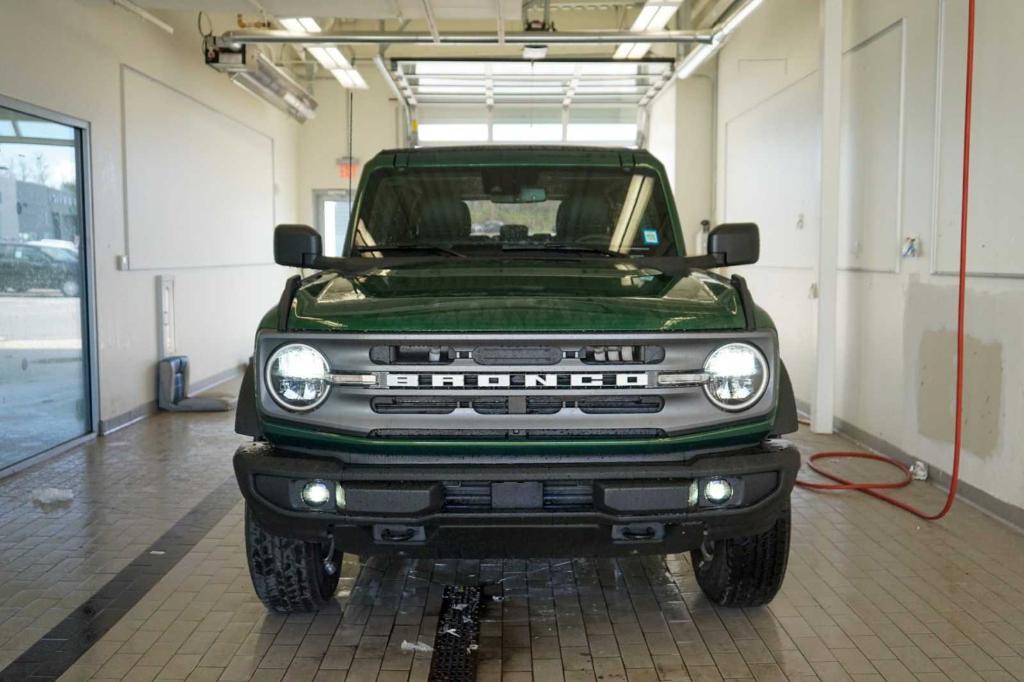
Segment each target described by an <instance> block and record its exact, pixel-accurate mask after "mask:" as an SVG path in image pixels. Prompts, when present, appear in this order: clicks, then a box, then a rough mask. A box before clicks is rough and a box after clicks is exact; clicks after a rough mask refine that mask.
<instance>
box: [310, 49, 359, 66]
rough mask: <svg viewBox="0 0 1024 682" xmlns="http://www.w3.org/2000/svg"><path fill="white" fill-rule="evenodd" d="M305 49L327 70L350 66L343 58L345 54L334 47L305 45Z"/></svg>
mask: <svg viewBox="0 0 1024 682" xmlns="http://www.w3.org/2000/svg"><path fill="white" fill-rule="evenodd" d="M306 51H307V52H309V53H310V54H311V55H313V59H315V60H317V61H318V62H320V66H322V67H324V68H325V69H327V70H328V71H333V70H334V69H351V68H352V65H351V64H349V63H348V60H347V59H345V55H343V54H342V53H341V50H339V49H338V48H336V47H307V48H306Z"/></svg>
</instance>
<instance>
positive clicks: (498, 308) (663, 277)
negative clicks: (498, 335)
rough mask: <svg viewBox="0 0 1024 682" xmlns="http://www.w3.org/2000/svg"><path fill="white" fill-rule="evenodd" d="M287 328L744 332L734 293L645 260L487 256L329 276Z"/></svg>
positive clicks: (305, 287)
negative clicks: (501, 257)
mask: <svg viewBox="0 0 1024 682" xmlns="http://www.w3.org/2000/svg"><path fill="white" fill-rule="evenodd" d="M291 313H292V314H291V315H290V316H289V328H290V329H294V330H303V331H347V332H618V331H691V330H693V331H696V330H702V331H703V330H730V329H740V328H743V326H744V318H743V309H742V306H741V303H740V297H739V294H738V292H737V291H736V290H735V288H734V287H733V286H732V285H731V284H730V283H729V280H726V279H724V278H722V277H719V276H716V275H712V274H709V273H706V272H703V271H699V270H693V271H689V272H687V273H685V274H679V273H678V272H675V273H667V272H663V271H661V270H659V269H657V268H654V267H650V266H647V265H645V264H643V263H642V262H640V261H638V262H637V263H635V264H634V263H624V262H622V261H621V260H618V261H609V262H606V261H604V260H601V259H597V258H585V259H579V260H549V259H546V258H539V259H519V258H515V259H506V260H500V259H499V260H491V259H484V258H467V259H454V258H453V259H450V260H447V259H445V260H439V261H433V262H429V263H423V262H420V263H414V262H410V263H408V264H399V265H395V264H394V261H393V259H392V261H391V262H389V263H388V264H387V265H386V266H383V267H379V268H376V269H371V270H369V271H366V272H363V273H360V274H358V275H351V276H343V275H341V274H339V273H337V272H333V271H325V272H322V273H319V274H318V275H316V276H314V277H312V278H310V279H307V280H305V281H304V282H303V284H302V286H301V287H300V288H299V290H298V292H297V293H296V295H295V299H294V301H293V303H292V311H291Z"/></svg>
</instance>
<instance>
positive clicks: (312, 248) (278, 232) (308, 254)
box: [274, 225, 324, 268]
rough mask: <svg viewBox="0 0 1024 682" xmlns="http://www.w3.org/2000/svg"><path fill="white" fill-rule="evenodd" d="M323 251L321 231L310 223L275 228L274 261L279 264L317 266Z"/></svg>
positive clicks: (294, 266) (295, 266) (298, 266)
mask: <svg viewBox="0 0 1024 682" xmlns="http://www.w3.org/2000/svg"><path fill="white" fill-rule="evenodd" d="M323 253H324V245H323V241H322V240H321V238H320V233H319V232H317V231H316V230H314V229H313V228H312V227H310V226H309V225H278V226H277V228H276V229H275V230H274V262H275V263H277V264H278V265H287V266H290V267H293V268H312V267H316V260H317V259H318V258H320V257H321V256H322V255H323Z"/></svg>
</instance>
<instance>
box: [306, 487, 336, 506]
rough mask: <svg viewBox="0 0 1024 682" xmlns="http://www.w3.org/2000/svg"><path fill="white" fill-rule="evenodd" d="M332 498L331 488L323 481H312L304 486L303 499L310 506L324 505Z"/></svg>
mask: <svg viewBox="0 0 1024 682" xmlns="http://www.w3.org/2000/svg"><path fill="white" fill-rule="evenodd" d="M330 499H331V489H330V488H329V487H328V486H327V484H326V483H324V482H323V481H310V482H309V483H307V484H306V485H304V486H303V487H302V501H303V502H305V503H306V504H308V505H309V506H310V507H322V506H323V505H325V504H327V502H328V500H330Z"/></svg>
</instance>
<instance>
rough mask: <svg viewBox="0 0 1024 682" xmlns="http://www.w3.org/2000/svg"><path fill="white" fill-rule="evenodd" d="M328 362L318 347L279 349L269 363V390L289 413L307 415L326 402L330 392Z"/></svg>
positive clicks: (296, 346)
mask: <svg viewBox="0 0 1024 682" xmlns="http://www.w3.org/2000/svg"><path fill="white" fill-rule="evenodd" d="M330 375H331V372H330V367H328V365H327V359H326V358H324V356H323V354H322V353H320V351H318V350H316V349H315V348H311V347H310V346H307V345H305V344H302V343H292V344H289V345H287V346H282V347H281V348H278V349H277V350H276V351H275V352H274V354H273V355H271V356H270V361H269V362H268V363H267V388H268V389H269V390H270V395H271V396H272V397H273V398H274V401H275V402H276V403H277V404H278V405H280V406H281V407H283V408H285V409H286V410H295V411H297V412H304V411H306V410H312V409H313V408H315V407H317V406H318V405H320V403H322V402H323V401H324V398H326V397H327V393H328V392H329V391H330V389H331V382H330Z"/></svg>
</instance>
